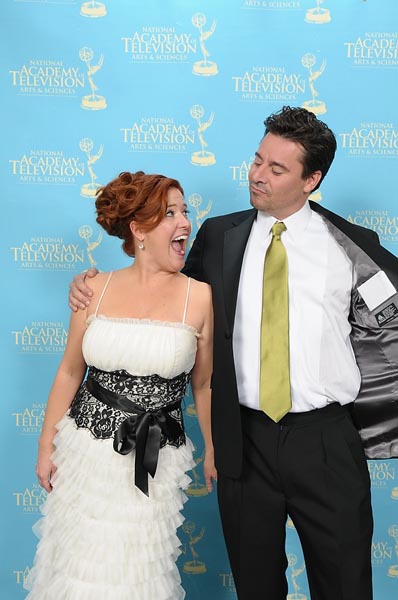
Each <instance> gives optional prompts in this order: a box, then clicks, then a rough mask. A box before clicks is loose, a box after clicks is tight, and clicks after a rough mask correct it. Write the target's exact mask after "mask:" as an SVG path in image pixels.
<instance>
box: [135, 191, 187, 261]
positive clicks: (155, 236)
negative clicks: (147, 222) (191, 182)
mask: <svg viewBox="0 0 398 600" xmlns="http://www.w3.org/2000/svg"><path fill="white" fill-rule="evenodd" d="M190 233H191V223H190V221H189V219H188V210H187V205H186V204H185V200H184V196H183V195H182V193H181V192H180V190H178V189H177V188H170V189H169V191H168V193H167V208H166V215H165V217H164V219H163V220H162V221H161V222H160V223H159V225H158V226H157V227H155V229H153V230H152V231H149V232H148V233H146V234H145V240H144V245H145V253H146V254H148V255H150V256H151V257H152V258H153V259H154V260H156V262H157V263H159V265H160V266H162V267H163V268H164V269H165V270H167V271H170V270H171V271H180V270H181V269H182V267H183V266H184V263H185V253H186V250H187V246H188V238H189V235H190Z"/></svg>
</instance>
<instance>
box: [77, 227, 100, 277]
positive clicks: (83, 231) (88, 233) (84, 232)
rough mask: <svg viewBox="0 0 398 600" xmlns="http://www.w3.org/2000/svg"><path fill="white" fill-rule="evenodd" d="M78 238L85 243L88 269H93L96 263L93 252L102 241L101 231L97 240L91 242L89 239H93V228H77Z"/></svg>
mask: <svg viewBox="0 0 398 600" xmlns="http://www.w3.org/2000/svg"><path fill="white" fill-rule="evenodd" d="M79 236H80V237H81V238H82V240H84V241H85V242H86V245H87V248H86V250H87V258H88V260H89V263H90V267H95V265H96V264H97V263H96V261H95V260H94V258H93V251H94V250H95V249H96V248H98V246H99V245H100V243H101V241H102V231H100V232H99V235H98V238H97V240H96V241H95V242H92V241H91V238H92V237H93V228H92V227H91V226H90V225H82V226H81V227H79Z"/></svg>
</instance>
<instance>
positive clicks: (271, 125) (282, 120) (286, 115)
mask: <svg viewBox="0 0 398 600" xmlns="http://www.w3.org/2000/svg"><path fill="white" fill-rule="evenodd" d="M264 125H265V133H264V135H267V133H272V134H273V135H279V136H280V137H283V138H286V139H288V140H292V141H293V142H298V143H299V144H301V146H302V147H303V156H302V160H301V162H302V165H303V173H302V176H303V179H305V178H306V177H309V175H311V173H314V171H321V173H322V177H321V179H320V181H319V183H318V185H317V186H316V187H315V188H314V190H316V189H318V188H319V186H320V185H321V183H322V181H323V178H324V177H325V175H326V173H327V172H328V171H329V167H330V165H331V164H332V162H333V159H334V155H335V152H336V145H337V144H336V138H335V136H334V133H333V131H332V130H331V129H329V127H328V126H327V125H326V123H324V122H323V121H320V120H319V119H317V118H316V116H315V115H314V113H312V112H310V111H308V110H306V109H305V108H292V107H290V106H284V107H283V108H282V109H281V110H280V111H278V112H276V113H274V114H272V115H270V116H269V117H268V118H267V119H266V120H265V121H264ZM314 190H313V191H314Z"/></svg>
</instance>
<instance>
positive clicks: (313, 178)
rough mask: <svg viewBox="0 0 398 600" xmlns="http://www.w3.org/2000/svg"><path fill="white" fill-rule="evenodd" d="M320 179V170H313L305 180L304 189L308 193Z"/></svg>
mask: <svg viewBox="0 0 398 600" xmlns="http://www.w3.org/2000/svg"><path fill="white" fill-rule="evenodd" d="M321 179H322V171H314V172H313V173H311V175H309V176H308V177H307V178H306V180H305V186H304V191H305V193H306V194H310V193H311V192H312V191H313V190H314V188H316V186H317V185H318V183H319V182H320V180H321Z"/></svg>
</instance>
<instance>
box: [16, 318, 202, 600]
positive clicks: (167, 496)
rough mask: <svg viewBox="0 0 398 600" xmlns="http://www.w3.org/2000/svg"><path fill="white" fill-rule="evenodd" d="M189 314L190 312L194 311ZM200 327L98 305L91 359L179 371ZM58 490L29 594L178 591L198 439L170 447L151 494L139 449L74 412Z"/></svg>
mask: <svg viewBox="0 0 398 600" xmlns="http://www.w3.org/2000/svg"><path fill="white" fill-rule="evenodd" d="M184 314H185V313H184ZM196 348H197V333H196V330H195V329H194V328H192V327H190V326H188V325H186V324H184V323H183V322H182V323H169V322H166V323H164V322H160V321H150V320H140V319H114V318H108V317H104V316H97V315H94V316H92V317H91V320H90V323H89V327H88V328H87V331H86V333H85V336H84V341H83V354H84V357H85V360H86V362H87V364H88V365H93V366H94V367H96V368H97V369H100V370H101V371H107V372H113V371H119V370H124V371H126V372H128V373H129V374H132V375H133V376H147V375H151V374H157V375H159V376H161V377H162V378H165V379H172V378H174V377H176V376H177V375H179V374H181V373H182V372H185V373H187V374H188V373H189V372H190V371H191V369H192V367H193V364H194V360H195V354H196ZM57 429H58V433H57V434H56V436H55V440H54V444H55V448H56V449H55V452H54V455H53V461H54V463H55V465H56V466H57V471H56V474H55V476H54V481H53V490H52V492H51V493H50V494H49V495H48V497H47V499H46V502H45V503H44V505H43V508H42V514H43V518H41V519H40V520H39V521H38V522H37V523H36V525H35V526H34V528H33V529H34V531H35V533H36V534H37V535H38V537H39V538H40V541H39V543H38V547H37V552H36V556H35V561H34V566H33V568H32V569H31V572H30V576H29V577H28V580H27V582H26V584H25V587H26V588H27V589H29V590H31V591H30V593H29V594H28V596H27V598H28V599H29V600H55V599H56V600H115V599H117V600H178V599H182V598H184V597H185V592H184V590H183V589H182V587H181V585H180V583H181V580H180V575H179V572H178V569H177V566H176V562H175V561H176V558H177V557H178V556H179V554H180V550H179V546H180V542H179V539H178V537H177V528H178V527H179V526H180V525H181V523H182V522H183V517H182V515H181V512H180V511H181V509H182V507H183V504H184V502H185V501H186V499H187V498H186V495H185V494H184V492H183V491H182V490H183V489H184V488H186V487H187V486H188V484H189V482H190V481H191V480H190V478H189V477H188V475H187V474H186V472H187V471H188V470H190V469H191V468H192V467H193V466H194V462H193V459H192V444H191V442H190V440H189V439H187V440H186V444H182V445H180V446H178V447H175V446H172V445H169V444H166V445H164V446H163V447H161V448H160V451H159V458H158V465H157V470H156V474H155V477H154V478H153V479H152V477H150V476H149V478H148V480H149V481H148V483H149V496H146V495H145V494H144V493H143V492H142V491H141V490H140V489H138V488H137V487H136V486H135V485H134V450H133V451H132V452H130V453H129V454H127V455H124V456H123V455H121V454H118V453H117V452H115V451H114V449H113V438H112V437H111V438H108V439H97V438H96V437H94V436H93V435H92V432H90V430H89V429H87V428H85V427H77V426H76V422H75V420H74V419H72V418H71V417H70V416H69V415H68V414H67V415H65V416H64V417H63V419H62V420H61V421H60V423H59V424H58V426H57Z"/></svg>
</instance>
